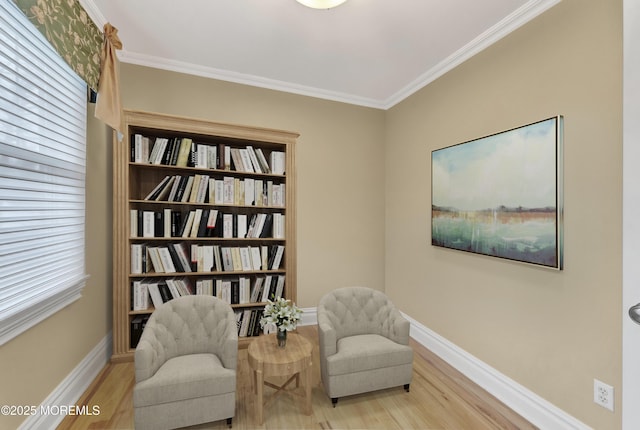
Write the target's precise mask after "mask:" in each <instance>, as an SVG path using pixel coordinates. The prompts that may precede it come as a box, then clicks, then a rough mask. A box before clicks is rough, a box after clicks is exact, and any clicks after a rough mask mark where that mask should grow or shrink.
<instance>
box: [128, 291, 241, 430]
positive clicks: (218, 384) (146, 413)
mask: <svg viewBox="0 0 640 430" xmlns="http://www.w3.org/2000/svg"><path fill="white" fill-rule="evenodd" d="M237 362H238V334H237V325H236V319H235V316H234V312H233V310H232V309H231V306H229V305H228V304H227V303H225V302H224V301H222V300H219V299H217V298H215V297H212V296H201V295H194V296H185V297H180V298H178V299H174V300H171V301H169V302H167V303H165V304H163V305H162V306H160V307H158V309H156V310H155V312H153V314H152V315H151V317H150V318H149V321H148V322H147V325H146V327H145V328H144V331H143V333H142V337H141V338H140V342H139V343H138V346H137V348H136V351H135V373H136V385H135V387H134V390H133V406H134V419H135V427H136V429H137V430H143V429H153V430H157V429H171V428H177V427H185V426H190V425H194V424H200V423H206V422H210V421H218V420H222V419H226V420H227V424H228V425H229V426H231V420H232V418H233V416H234V415H235V406H236V367H237Z"/></svg>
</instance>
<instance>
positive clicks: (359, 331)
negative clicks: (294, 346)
mask: <svg viewBox="0 0 640 430" xmlns="http://www.w3.org/2000/svg"><path fill="white" fill-rule="evenodd" d="M318 337H319V343H320V374H321V377H322V383H323V385H324V389H325V391H326V392H327V395H328V396H329V397H330V398H331V401H332V403H333V406H334V407H335V406H336V403H337V402H338V398H340V397H343V396H348V395H353V394H360V393H365V392H369V391H375V390H381V389H385V388H391V387H397V386H401V385H402V386H404V388H405V390H406V391H409V385H410V384H411V376H412V373H413V350H412V348H411V347H410V346H409V321H407V320H406V319H405V318H403V317H402V315H400V312H399V311H398V310H397V309H396V308H395V306H394V305H393V303H391V301H390V300H389V299H388V298H387V296H386V295H384V294H383V293H382V292H380V291H377V290H373V289H371V288H365V287H347V288H340V289H337V290H334V291H332V292H330V293H328V294H327V295H325V296H324V297H323V298H322V299H321V300H320V304H319V306H318Z"/></svg>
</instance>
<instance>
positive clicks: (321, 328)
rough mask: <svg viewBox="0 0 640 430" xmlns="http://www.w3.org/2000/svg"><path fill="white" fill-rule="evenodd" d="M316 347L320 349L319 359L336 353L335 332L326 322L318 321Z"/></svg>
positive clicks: (336, 341)
mask: <svg viewBox="0 0 640 430" xmlns="http://www.w3.org/2000/svg"><path fill="white" fill-rule="evenodd" d="M318 344H319V345H318V346H319V347H320V358H321V359H322V358H323V357H324V358H326V357H329V356H331V355H333V354H335V353H336V352H338V339H337V338H336V330H335V329H334V328H333V327H332V326H331V325H330V324H328V323H327V322H320V321H318Z"/></svg>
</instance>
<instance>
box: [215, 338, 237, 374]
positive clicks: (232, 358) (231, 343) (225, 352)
mask: <svg viewBox="0 0 640 430" xmlns="http://www.w3.org/2000/svg"><path fill="white" fill-rule="evenodd" d="M220 351H221V352H220V357H219V358H220V361H221V362H222V365H223V366H224V367H225V368H226V369H232V370H236V368H237V367H238V335H237V333H236V332H235V331H234V330H230V334H229V336H227V337H226V338H224V339H223V340H222V345H221V348H220Z"/></svg>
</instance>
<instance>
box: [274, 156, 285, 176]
mask: <svg viewBox="0 0 640 430" xmlns="http://www.w3.org/2000/svg"><path fill="white" fill-rule="evenodd" d="M285 160H286V159H285V153H284V152H282V151H271V173H273V174H274V175H284V173H285Z"/></svg>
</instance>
